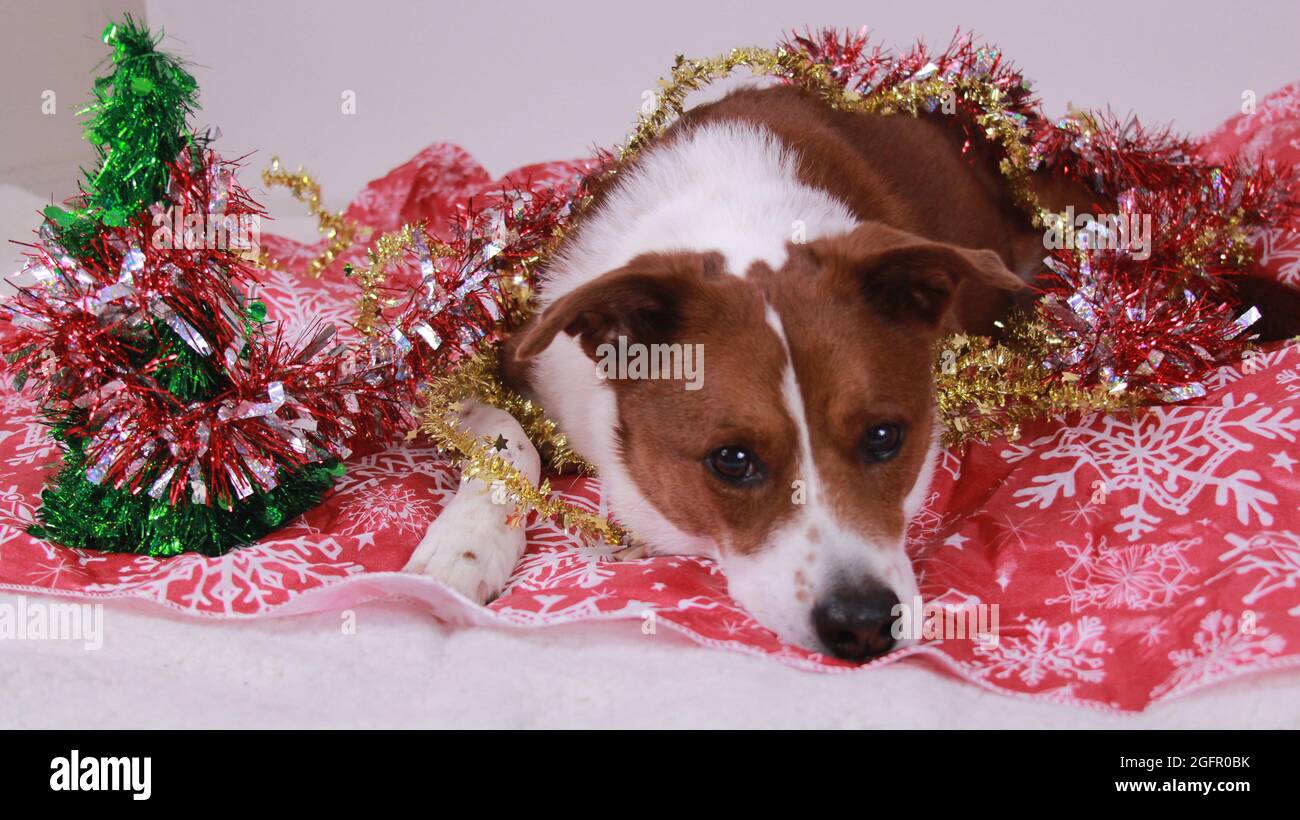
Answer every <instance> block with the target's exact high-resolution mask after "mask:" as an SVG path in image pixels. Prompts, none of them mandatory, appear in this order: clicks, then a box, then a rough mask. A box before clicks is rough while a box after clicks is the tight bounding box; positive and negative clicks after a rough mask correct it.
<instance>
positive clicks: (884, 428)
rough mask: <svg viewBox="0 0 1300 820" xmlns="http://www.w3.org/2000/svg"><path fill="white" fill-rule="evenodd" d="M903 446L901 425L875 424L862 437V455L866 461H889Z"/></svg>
mask: <svg viewBox="0 0 1300 820" xmlns="http://www.w3.org/2000/svg"><path fill="white" fill-rule="evenodd" d="M902 447H903V426H902V425H901V424H895V423H893V422H888V423H886V424H877V425H876V426H874V427H872V428H870V429H868V430H867V434H866V435H865V436H863V437H862V457H863V458H865V459H866V460H867V461H889V460H890V459H891V458H893V457H894V456H896V455H898V451H899V450H900V449H902Z"/></svg>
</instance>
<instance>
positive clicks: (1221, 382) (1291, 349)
mask: <svg viewBox="0 0 1300 820" xmlns="http://www.w3.org/2000/svg"><path fill="white" fill-rule="evenodd" d="M1297 354H1300V344H1297V343H1296V342H1294V341H1290V342H1287V343H1286V344H1282V345H1278V346H1276V347H1273V348H1262V347H1260V348H1251V349H1249V350H1247V351H1246V352H1245V354H1244V355H1243V356H1242V357H1241V358H1240V359H1238V360H1236V361H1232V362H1228V363H1227V364H1225V365H1223V366H1222V367H1219V368H1216V369H1215V370H1214V371H1213V372H1212V373H1211V374H1210V375H1209V377H1207V378H1206V380H1205V384H1206V386H1207V387H1208V388H1209V389H1210V390H1213V391H1217V390H1222V389H1223V388H1225V387H1227V386H1228V385H1230V384H1232V383H1233V382H1236V381H1240V380H1241V379H1242V378H1244V377H1246V376H1254V375H1256V374H1261V373H1271V374H1272V375H1273V379H1274V381H1276V382H1277V383H1278V384H1280V385H1283V386H1284V387H1286V386H1287V385H1288V384H1289V383H1290V382H1292V381H1295V380H1297V378H1300V362H1297V363H1295V364H1294V366H1288V365H1286V364H1285V362H1286V361H1287V360H1288V359H1291V360H1295V359H1297ZM1286 389H1287V392H1289V393H1295V392H1296V391H1300V387H1296V388H1295V389H1291V388H1289V387H1286ZM1290 398H1295V396H1291V397H1290Z"/></svg>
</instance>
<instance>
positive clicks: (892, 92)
mask: <svg viewBox="0 0 1300 820" xmlns="http://www.w3.org/2000/svg"><path fill="white" fill-rule="evenodd" d="M746 67H747V68H749V69H750V70H751V71H752V73H754V74H755V75H767V76H773V77H779V78H782V79H785V80H788V81H793V82H795V83H798V84H799V85H801V86H803V87H804V88H805V89H806V90H808V91H810V92H813V93H816V94H818V95H819V96H820V97H821V98H822V99H823V100H825V101H826V102H827V103H828V104H829V105H831V106H832V107H834V108H837V109H842V110H851V111H860V112H864V113H875V114H895V113H904V114H909V115H912V116H916V115H917V114H918V113H919V112H920V111H921V110H922V109H923V107H924V106H925V105H926V104H927V103H928V102H930V101H933V100H934V99H937V98H943V97H944V96H946V95H949V94H951V95H954V96H955V97H960V98H962V99H964V100H965V101H967V102H969V103H973V104H974V105H975V106H977V108H978V110H979V111H980V112H981V113H979V114H978V115H976V117H975V122H976V124H977V125H979V126H980V127H981V128H982V129H983V133H984V135H985V136H986V137H987V138H988V139H989V140H990V141H992V142H994V143H996V144H997V145H998V146H999V147H1000V148H1001V150H1002V152H1003V154H1004V156H1003V158H1002V159H1001V161H1000V163H999V169H1000V171H1001V173H1002V175H1003V176H1004V177H1005V179H1006V180H1007V184H1008V186H1009V188H1010V191H1011V194H1012V196H1013V197H1014V199H1015V201H1016V202H1017V203H1019V204H1020V205H1021V207H1023V208H1024V209H1025V210H1026V212H1027V213H1028V214H1029V216H1030V218H1031V219H1032V221H1033V224H1034V225H1035V226H1037V227H1043V226H1045V225H1046V224H1048V220H1049V219H1050V217H1051V213H1050V212H1048V211H1047V210H1045V209H1044V208H1043V207H1042V205H1041V203H1040V202H1039V201H1038V199H1037V196H1036V195H1035V194H1034V192H1033V189H1032V187H1031V185H1030V178H1031V176H1032V173H1033V166H1034V162H1033V158H1032V156H1031V153H1030V149H1029V148H1028V143H1029V140H1028V137H1029V134H1028V131H1027V128H1026V127H1025V124H1024V122H1023V120H1022V119H1020V118H1018V117H1017V116H1014V115H1013V114H1012V112H1010V111H1009V110H1008V108H1007V107H1006V105H1005V99H1004V96H1005V95H1004V92H1003V91H1002V89H1000V88H998V87H997V86H996V85H995V84H994V83H992V82H989V81H987V80H984V79H980V78H972V77H964V76H955V75H948V74H943V75H935V76H931V77H928V78H925V79H917V80H914V81H911V82H906V83H901V84H898V85H895V86H892V87H888V88H883V89H879V90H877V91H876V92H874V93H872V94H871V95H869V96H865V97H864V96H862V95H861V94H858V93H857V92H854V91H851V90H847V89H845V88H844V87H843V86H841V85H839V84H838V83H837V82H835V80H834V79H833V78H832V77H831V75H830V71H829V68H828V67H827V66H826V65H823V64H821V63H818V62H816V61H815V60H814V59H813V58H812V57H811V56H809V55H808V54H805V53H803V52H798V51H791V50H788V49H784V48H782V49H775V50H772V49H763V48H739V49H734V50H732V51H730V52H728V53H727V54H725V55H722V56H719V57H716V58H713V59H702V60H701V59H687V58H685V57H681V56H679V57H678V58H677V60H676V62H675V63H674V65H673V68H672V73H671V75H670V78H669V79H667V80H660V86H659V91H658V93H657V95H656V104H655V106H654V108H653V109H652V110H650V111H648V112H644V113H643V114H642V115H641V116H640V117H638V120H637V123H636V126H635V128H634V129H633V131H632V133H631V134H630V136H629V138H628V140H627V142H626V143H625V144H624V145H623V147H622V149H621V151H620V153H619V161H618V163H617V164H616V165H615V166H614V167H612V168H611V169H610V170H609V171H607V172H606V174H607V176H612V175H615V174H617V173H618V171H619V168H620V167H622V166H624V165H625V164H626V163H627V162H628V161H630V160H631V159H632V158H633V157H635V156H636V154H637V153H638V152H639V151H640V150H641V149H642V148H643V147H644V146H645V145H647V144H648V143H650V142H651V141H652V140H654V139H655V138H656V137H657V136H658V135H660V134H661V133H662V132H663V131H664V129H665V128H667V127H668V125H669V124H670V123H671V122H672V121H673V120H674V119H675V118H676V117H677V116H679V115H680V114H681V113H682V111H683V110H684V106H685V101H686V98H687V96H688V95H689V94H690V93H691V92H693V91H696V90H699V89H701V88H703V87H705V86H707V85H709V84H710V83H712V82H714V81H716V80H719V79H722V78H725V77H727V76H729V75H730V74H732V73H733V72H734V71H736V70H737V69H739V68H746ZM273 171H276V172H277V174H276V175H275V176H272V177H270V178H268V179H267V182H268V184H282V185H287V186H288V187H290V189H291V190H293V191H294V192H295V196H298V198H299V199H302V200H303V201H306V202H308V205H309V207H310V208H311V209H312V211H313V213H315V214H317V216H318V217H319V219H320V221H321V230H322V233H325V234H326V235H328V236H331V237H332V238H333V239H334V241H333V242H332V243H331V246H330V250H329V251H327V252H326V254H325V255H323V256H322V257H321V259H318V260H316V261H315V262H313V266H312V269H313V272H315V273H319V270H320V269H321V268H323V267H324V265H327V264H329V262H331V261H333V259H334V258H336V257H337V254H338V253H341V252H342V250H341V249H345V248H346V247H347V246H348V244H350V242H351V241H352V238H353V236H355V233H354V230H355V226H349V225H348V223H347V222H346V220H344V219H343V218H342V215H333V214H329V213H327V212H325V211H323V210H321V209H320V206H319V187H318V186H316V185H315V183H314V181H313V180H311V178H310V176H308V175H307V174H305V173H303V172H302V171H299V172H298V173H297V174H286V173H284V172H283V171H280V170H279V169H278V164H277V165H276V166H274V167H273ZM268 173H270V172H268ZM273 180H275V181H274V182H273ZM303 192H305V196H304V193H303ZM581 204H582V203H575V204H574V208H573V213H574V219H575V220H576V219H577V218H579V217H580V215H581ZM1234 227H1237V223H1234ZM414 231H423V226H421V225H406V226H403V227H402V228H401V229H400V230H399V231H396V232H393V233H389V234H385V235H384V236H383V237H381V238H380V239H379V240H378V241H377V242H376V243H375V246H374V247H373V248H372V249H371V251H370V253H369V255H368V264H367V266H366V268H365V269H363V270H362V271H360V273H359V274H358V275H357V277H356V278H357V281H358V284H359V286H360V288H361V291H362V295H361V299H360V302H359V305H358V322H357V324H358V327H359V328H361V329H362V330H363V332H370V331H371V330H372V329H373V326H374V323H375V321H376V320H377V319H378V317H379V315H380V312H381V311H382V309H383V305H382V304H381V299H380V288H381V286H382V285H383V282H384V281H385V278H386V276H387V268H388V266H389V265H391V264H392V263H394V262H395V261H397V259H398V258H399V257H400V256H401V255H402V254H403V253H405V252H406V251H407V250H408V249H409V248H410V247H411V242H412V237H413V235H414V233H413V232H414ZM1233 233H1234V237H1233V249H1234V256H1237V255H1240V256H1242V257H1243V258H1244V257H1246V256H1248V252H1247V250H1246V239H1245V237H1244V231H1240V230H1235V231H1234V232H1233ZM1238 233H1239V234H1241V235H1240V236H1237V235H1236V234H1238ZM557 239H558V237H557ZM1216 239H1217V237H1216V236H1208V235H1207V236H1203V237H1201V238H1199V239H1198V240H1197V241H1196V243H1195V244H1194V245H1193V246H1192V249H1191V250H1190V251H1189V254H1194V253H1195V252H1196V251H1197V250H1198V249H1204V248H1208V247H1210V246H1211V245H1212V244H1213V243H1214V242H1215V241H1216ZM552 246H553V243H552ZM429 249H430V253H431V255H432V256H434V257H435V258H437V257H440V256H446V255H449V254H451V253H452V249H451V248H449V247H446V246H437V247H435V243H433V242H430V248H429ZM1238 251H1240V253H1237V252H1238ZM544 257H545V253H544V252H543V253H539V254H538V255H537V256H536V257H535V258H534V259H533V260H531V261H532V262H533V263H540V262H542V261H543V260H544ZM318 263H319V264H318ZM529 295H530V294H529V292H528V289H527V287H522V288H521V289H520V293H519V294H518V295H517V296H518V299H519V302H520V304H519V305H518V306H517V308H516V310H515V311H514V313H515V314H516V315H517V316H519V315H526V313H527V309H528V308H527V304H526V302H527V298H528V296H529ZM1006 331H1007V333H1006V335H1007V342H1004V343H995V342H993V341H992V340H990V339H987V338H985V337H978V336H969V335H966V334H957V335H953V336H949V337H947V338H945V339H943V340H941V342H940V343H939V344H938V345H937V347H936V351H935V356H936V358H935V371H934V376H935V389H936V401H937V406H938V413H939V417H940V418H941V419H942V420H943V422H944V424H945V434H944V441H945V443H946V444H949V445H960V444H964V443H966V442H968V441H971V440H977V441H988V440H990V439H991V438H994V437H997V436H1006V437H1007V438H1009V439H1011V440H1015V439H1016V438H1018V437H1019V435H1020V425H1021V424H1022V423H1023V422H1025V421H1028V420H1030V419H1034V418H1044V417H1053V416H1066V415H1070V414H1075V413H1081V412H1120V411H1127V410H1132V409H1134V408H1136V407H1137V406H1138V405H1139V400H1138V397H1137V396H1134V395H1132V394H1129V393H1125V392H1123V391H1119V392H1109V391H1107V389H1106V388H1105V386H1097V387H1093V388H1084V387H1082V386H1081V385H1080V384H1078V383H1077V379H1076V378H1072V377H1071V374H1065V375H1056V374H1053V373H1052V371H1051V370H1050V369H1049V367H1048V364H1047V362H1048V361H1049V357H1050V356H1051V355H1052V354H1053V352H1055V351H1056V350H1057V349H1058V348H1059V347H1060V346H1061V345H1062V344H1063V342H1062V340H1061V339H1059V338H1057V337H1056V336H1055V335H1053V333H1052V332H1051V331H1050V330H1049V329H1048V328H1047V326H1046V324H1045V323H1044V322H1043V321H1042V320H1041V319H1038V318H1036V317H1029V316H1024V315H1020V316H1017V317H1013V318H1012V319H1010V320H1008V323H1007V326H1006ZM497 356H498V353H497V349H496V348H495V347H487V348H485V349H484V350H482V351H480V353H479V354H477V355H475V356H473V357H471V358H470V359H467V360H466V361H464V362H462V363H461V364H460V365H459V366H458V367H457V369H456V370H455V371H454V372H452V373H450V374H447V375H445V376H443V377H442V378H440V379H438V380H436V381H435V382H434V383H433V384H431V385H430V386H429V388H428V389H427V390H426V391H425V394H424V398H425V406H424V408H423V409H422V411H421V415H420V424H419V427H418V431H419V432H422V433H425V434H427V435H429V436H430V437H431V438H432V439H433V440H434V441H435V442H436V443H437V444H438V446H439V447H441V448H443V449H445V450H447V451H448V452H450V453H452V454H454V455H455V456H456V457H457V458H458V460H459V461H460V463H461V466H462V470H463V472H464V474H465V475H468V476H472V477H475V478H480V479H482V480H484V481H486V482H488V483H490V484H491V483H498V484H499V486H501V487H503V488H504V489H505V491H506V492H507V493H508V495H509V496H510V497H511V499H512V500H514V501H515V502H516V503H517V504H518V505H519V506H520V508H521V509H522V510H534V511H536V512H537V513H538V514H539V515H543V516H547V517H553V518H555V519H556V520H558V521H559V522H560V523H561V524H562V525H563V526H565V527H566V528H570V529H575V530H578V531H580V532H582V533H583V534H585V535H588V536H590V537H596V538H600V539H603V540H604V541H606V542H608V543H611V544H617V543H620V542H621V541H623V540H625V537H626V533H625V532H624V531H623V530H622V529H621V528H619V527H618V526H617V525H616V524H613V523H611V522H609V521H607V520H606V519H605V518H603V517H601V516H599V515H594V514H592V513H590V512H587V511H585V510H582V509H580V508H578V507H576V506H574V505H572V504H569V503H568V502H565V501H564V500H562V499H560V498H557V497H552V495H551V489H550V483H549V481H544V482H543V483H542V485H541V486H540V487H534V486H533V484H532V483H531V482H530V481H529V480H528V478H527V476H524V475H523V474H522V473H521V472H520V471H519V470H518V469H517V468H515V467H514V465H513V464H511V463H510V462H509V461H507V460H506V459H504V458H502V457H501V456H500V455H498V453H497V451H496V450H495V449H494V448H493V447H492V445H491V443H490V442H488V441H487V440H486V439H484V438H479V437H476V436H474V435H473V434H472V433H471V432H469V431H467V430H465V429H464V428H463V427H462V426H461V425H460V423H459V421H458V418H457V411H458V408H459V407H460V406H461V403H462V402H464V401H466V400H470V399H477V400H479V401H483V402H485V403H487V404H490V405H492V406H494V407H499V408H501V409H504V410H507V411H508V412H510V413H511V414H512V415H514V417H515V418H516V419H517V420H518V421H519V422H520V424H521V425H522V426H523V427H524V429H525V431H526V432H527V433H528V435H529V437H530V438H531V439H532V441H533V442H534V443H535V444H536V445H537V446H538V447H539V449H540V450H541V451H542V452H543V453H544V454H545V457H546V458H547V459H548V461H549V463H550V465H551V466H552V467H553V468H559V467H562V466H565V465H576V466H578V467H580V468H581V469H583V470H584V471H586V472H591V465H589V464H587V463H586V462H585V461H583V460H582V459H581V457H580V456H578V455H577V454H576V453H574V452H573V451H572V450H571V449H570V448H569V446H568V443H567V440H566V439H565V438H564V436H563V434H562V433H561V432H560V431H559V429H558V428H557V427H556V425H555V423H554V422H552V421H550V420H549V419H548V418H547V417H546V415H545V413H543V411H542V409H541V408H540V407H538V406H537V405H536V404H535V403H533V402H530V401H528V400H527V399H525V398H523V397H522V396H519V395H517V394H515V393H513V392H512V391H510V390H509V389H508V388H506V387H505V386H504V385H503V384H502V383H501V380H500V376H499V373H498V364H499V362H498V359H497ZM413 434H414V431H413Z"/></svg>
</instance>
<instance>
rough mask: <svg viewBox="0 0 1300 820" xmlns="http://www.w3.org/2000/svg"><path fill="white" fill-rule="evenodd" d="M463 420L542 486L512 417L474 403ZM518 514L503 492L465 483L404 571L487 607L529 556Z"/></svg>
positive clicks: (536, 460) (535, 459)
mask: <svg viewBox="0 0 1300 820" xmlns="http://www.w3.org/2000/svg"><path fill="white" fill-rule="evenodd" d="M460 417H461V423H462V425H463V426H464V427H465V428H466V429H468V430H470V431H472V432H473V433H474V434H475V435H477V436H487V437H489V438H490V439H492V440H494V441H503V442H504V445H505V446H504V449H503V450H502V451H501V455H502V456H503V457H505V458H507V459H508V460H510V461H512V462H513V463H514V465H515V466H516V467H518V468H519V471H520V472H522V473H523V474H524V475H526V476H528V480H529V481H531V482H533V484H534V485H536V484H537V481H538V479H539V478H540V477H541V457H540V456H539V455H538V454H537V449H536V448H535V447H533V444H532V442H530V441H529V440H528V436H526V435H524V431H523V429H522V428H521V427H520V426H519V423H518V422H517V421H515V420H514V418H513V417H512V416H511V415H510V414H509V413H506V412H505V411H503V410H498V409H496V408H495V407H489V406H487V405H484V404H479V403H477V402H475V403H472V404H468V405H467V406H466V407H465V409H464V410H463V411H461V416H460ZM517 513H518V510H517V509H516V506H515V503H514V502H513V501H511V500H509V499H508V498H507V497H505V495H504V493H503V492H502V491H501V488H499V487H497V488H494V487H492V486H491V485H490V484H487V483H486V482H484V481H482V480H481V479H478V478H473V479H461V483H460V488H459V489H458V490H457V491H456V495H455V497H453V498H452V499H451V500H450V501H448V502H447V505H446V506H445V507H443V509H442V514H441V515H439V516H438V517H437V518H436V519H435V520H434V521H433V523H432V524H430V525H429V530H428V532H426V533H425V534H424V540H422V541H421V542H420V545H419V546H418V547H416V548H415V552H414V553H412V554H411V559H410V560H409V561H408V562H407V564H406V567H405V571H406V572H417V573H420V574H423V575H428V576H430V577H432V578H437V579H438V580H439V581H442V582H443V583H445V584H447V585H448V586H450V587H451V588H452V589H454V590H456V591H457V592H460V593H461V594H463V595H465V596H466V597H468V598H470V599H472V600H474V601H477V602H478V603H487V602H488V601H490V600H492V599H493V598H495V597H496V596H497V595H499V594H500V593H501V588H502V587H503V586H505V583H506V580H507V579H509V577H510V574H511V573H512V572H513V571H514V568H515V564H516V563H518V561H519V557H520V556H521V555H523V553H524V545H525V533H524V528H523V527H522V526H514V521H513V519H514V517H515V516H516V515H517Z"/></svg>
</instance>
